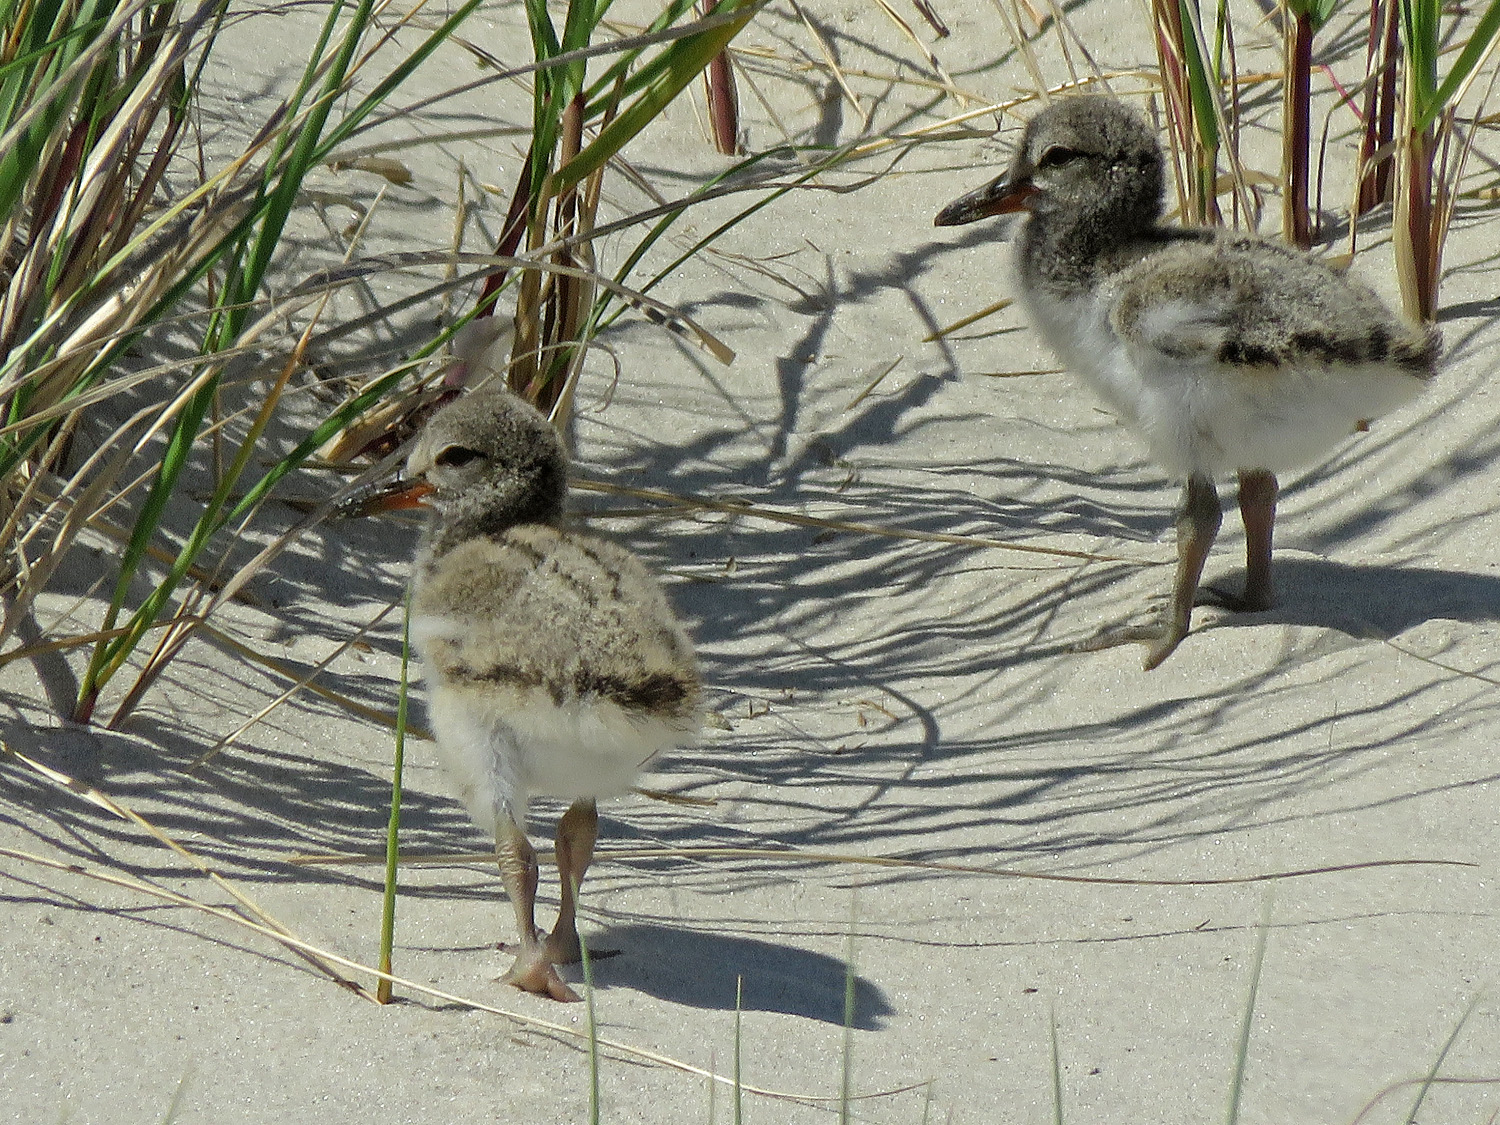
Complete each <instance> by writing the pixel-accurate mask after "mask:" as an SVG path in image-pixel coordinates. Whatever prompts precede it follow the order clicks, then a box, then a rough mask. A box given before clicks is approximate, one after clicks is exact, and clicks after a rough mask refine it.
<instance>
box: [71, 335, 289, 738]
mask: <svg viewBox="0 0 1500 1125" xmlns="http://www.w3.org/2000/svg"><path fill="white" fill-rule="evenodd" d="M316 323H317V318H316V317H314V318H313V319H312V320H311V321H310V322H309V324H308V326H307V328H306V329H305V330H304V331H303V334H302V336H301V338H300V339H299V340H298V341H297V345H296V346H295V347H294V348H293V349H292V353H291V355H290V356H289V357H288V358H287V361H286V362H285V363H284V364H282V367H281V371H280V373H279V374H278V376H277V378H276V380H275V382H274V383H273V384H272V387H271V390H270V392H269V393H268V394H267V395H266V398H265V399H264V401H263V402H262V403H261V407H260V409H259V411H258V412H257V414H256V417H255V420H254V421H253V422H252V424H251V427H250V430H249V431H248V433H247V434H246V436H245V439H244V440H243V441H242V442H241V443H240V448H239V451H238V453H237V454H236V455H235V459H234V463H233V464H232V465H231V466H230V467H229V469H228V470H227V471H226V473H225V474H224V477H223V479H221V480H220V481H219V483H218V485H217V487H216V488H215V489H214V491H213V494H212V495H211V496H210V498H209V499H208V501H207V503H206V504H205V505H204V509H203V512H202V514H201V515H200V516H199V518H198V521H197V523H196V525H195V526H194V528H193V530H192V532H191V533H190V534H189V536H188V539H187V542H186V543H184V544H183V547H182V549H181V551H179V553H178V557H177V561H176V563H174V565H173V566H172V568H171V570H170V571H169V572H168V574H167V576H166V577H165V578H164V579H162V581H161V582H159V583H158V584H157V586H156V588H155V589H154V590H153V591H152V592H151V594H150V595H149V596H148V597H147V598H146V600H145V602H144V603H143V604H142V605H141V608H140V609H139V610H137V611H136V612H135V613H134V614H133V615H132V617H131V619H130V623H129V627H128V628H129V631H128V632H127V633H126V635H125V636H123V637H120V638H118V639H116V640H114V641H111V642H108V643H105V644H101V645H100V646H99V648H98V649H97V650H96V651H95V653H94V656H93V659H91V660H90V662H89V666H88V669H87V670H86V671H85V673H84V676H83V677H82V679H81V680H80V682H79V690H78V701H77V704H76V705H75V710H74V721H75V722H80V723H87V722H88V721H89V720H90V719H91V718H92V716H93V712H94V706H95V704H96V703H97V701H98V698H99V691H100V689H102V688H103V686H104V684H105V683H107V682H108V681H109V680H110V678H111V677H113V675H114V674H115V672H117V671H118V670H119V669H120V667H121V666H122V665H123V664H124V662H125V660H126V659H127V658H128V657H129V655H130V653H131V652H132V651H134V649H135V647H136V644H137V643H138V642H139V640H140V638H141V636H142V635H143V634H144V632H145V630H146V628H148V627H149V626H150V625H151V624H153V623H154V622H155V621H156V618H157V615H158V613H159V612H160V611H161V609H162V608H163V607H164V606H165V604H166V602H167V600H168V599H169V598H170V597H171V595H172V592H173V591H174V590H175V589H176V587H177V585H178V583H179V582H181V581H182V579H183V578H184V577H185V576H186V574H187V570H188V567H189V566H191V565H192V563H193V561H194V560H195V559H196V558H197V557H198V555H199V554H200V553H201V552H202V550H203V548H204V547H205V546H206V544H207V543H208V540H209V538H210V537H211V536H212V535H213V534H214V533H215V532H216V531H217V530H218V529H219V528H220V527H222V526H223V524H224V523H225V522H226V519H225V518H224V517H223V515H222V513H223V510H224V507H225V505H226V503H227V502H228V500H229V494H230V492H231V491H232V489H233V487H234V485H235V484H236V483H237V482H238V481H239V478H240V476H241V475H242V474H243V473H244V471H245V468H246V467H247V466H248V465H249V463H250V459H251V457H252V456H253V455H254V453H255V450H256V446H257V444H258V441H259V438H260V435H261V434H262V433H263V432H264V430H265V427H266V426H267V425H268V424H269V422H270V420H271V417H272V415H273V414H274V413H275V411H276V408H277V405H278V404H279V403H280V401H281V396H282V394H283V393H284V392H285V390H286V387H287V384H288V382H289V380H290V379H291V376H292V373H293V372H294V371H295V370H296V369H297V368H298V366H300V364H301V361H302V356H303V353H304V352H305V350H306V348H307V344H308V341H309V339H310V338H311V334H312V329H313V327H314V325H315V324H316ZM217 388H218V373H217V371H215V370H213V369H210V370H209V372H208V373H206V376H205V377H204V378H203V380H202V382H201V384H200V385H199V386H198V388H197V389H196V390H195V391H194V392H193V393H192V395H191V397H190V398H189V399H188V401H187V403H186V405H185V407H184V409H183V411H182V414H181V416H180V417H179V421H178V424H177V425H176V426H175V427H174V429H173V431H172V434H171V436H170V438H169V439H168V442H167V449H166V452H165V454H164V455H163V458H162V467H161V470H160V472H159V474H158V476H157V478H156V480H155V481H154V482H153V484H152V487H151V491H150V492H149V493H148V494H147V498H146V501H145V503H144V504H143V506H142V515H141V517H140V518H138V519H137V521H136V527H135V530H134V531H133V533H132V536H131V541H130V543H129V544H128V545H127V547H126V554H125V557H124V560H123V561H122V563H121V568H120V577H119V580H118V581H117V583H116V586H115V596H114V597H113V598H112V599H111V601H110V607H109V609H108V611H107V612H106V614H105V626H104V627H105V628H106V629H110V628H113V627H114V625H115V622H116V620H117V619H118V614H119V612H120V609H121V608H122V607H123V605H124V601H125V596H126V594H127V592H128V589H129V582H130V580H131V578H132V577H133V576H134V573H135V567H136V565H138V564H139V561H140V558H141V555H142V554H143V553H144V551H145V547H146V544H147V542H148V541H149V539H150V537H151V536H152V535H153V534H154V533H155V529H156V528H157V527H158V526H159V525H160V522H161V517H162V514H163V512H164V510H165V507H166V503H167V500H168V498H169V497H170V496H171V494H172V492H173V491H174V490H175V487H176V483H177V480H178V478H179V477H180V475H181V473H182V471H183V469H184V467H185V466H186V464H187V460H188V457H189V456H190V454H191V452H192V450H193V448H194V447H195V446H196V443H197V439H198V435H199V431H200V430H201V428H202V422H203V416H204V413H205V412H206V410H207V408H208V406H209V405H210V404H211V403H212V401H213V396H214V392H216V391H217ZM174 651H175V650H174ZM164 666H165V661H160V660H158V661H154V662H152V663H151V664H149V665H148V666H147V668H146V670H145V671H144V672H143V673H142V675H141V677H139V679H138V680H137V683H136V685H135V687H134V688H133V689H132V690H131V692H130V693H129V694H127V696H126V698H125V700H124V701H123V702H122V703H121V704H120V707H119V709H118V710H117V711H116V713H115V716H114V718H113V719H111V721H110V725H111V727H113V726H115V725H117V724H118V723H119V722H120V721H121V720H122V719H123V718H124V716H125V715H127V714H129V713H130V711H131V710H132V709H133V708H134V706H135V704H136V702H138V700H139V699H140V697H141V695H142V694H143V693H144V691H145V688H146V686H149V684H150V682H151V681H152V680H154V679H155V676H156V675H158V674H159V673H160V671H161V669H162V668H163V667H164Z"/></svg>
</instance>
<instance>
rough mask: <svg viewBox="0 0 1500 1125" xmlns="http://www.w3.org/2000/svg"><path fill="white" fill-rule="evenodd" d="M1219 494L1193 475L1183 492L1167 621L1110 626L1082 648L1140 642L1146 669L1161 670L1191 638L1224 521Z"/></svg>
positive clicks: (1208, 482) (1211, 484)
mask: <svg viewBox="0 0 1500 1125" xmlns="http://www.w3.org/2000/svg"><path fill="white" fill-rule="evenodd" d="M1223 519H1224V515H1223V511H1222V510H1221V509H1220V507H1219V493H1218V490H1217V489H1215V488H1214V482H1213V480H1212V479H1211V478H1209V477H1204V476H1193V477H1189V478H1188V482H1187V486H1186V487H1185V488H1184V489H1183V491H1182V507H1181V508H1180V509H1179V510H1178V512H1177V573H1176V576H1175V577H1174V578H1173V580H1172V601H1171V604H1170V605H1168V607H1167V612H1166V613H1165V614H1164V615H1163V617H1162V619H1161V620H1160V621H1158V622H1157V623H1156V624H1154V625H1127V626H1125V627H1123V628H1119V629H1106V630H1105V631H1104V632H1102V633H1099V634H1098V635H1097V636H1095V637H1092V638H1090V639H1089V640H1087V641H1084V642H1083V643H1082V644H1080V645H1078V646H1077V650H1078V651H1080V652H1098V651H1100V650H1101V649H1106V648H1113V647H1114V646H1115V645H1122V644H1129V643H1131V642H1137V643H1140V644H1144V645H1145V646H1146V659H1145V668H1146V671H1148V672H1149V671H1150V670H1151V669H1152V668H1155V667H1156V666H1157V665H1158V664H1160V663H1161V662H1162V661H1163V660H1165V659H1166V658H1167V657H1169V656H1171V655H1172V650H1173V649H1175V648H1176V647H1177V646H1178V644H1180V643H1181V641H1182V638H1183V637H1185V636H1187V634H1188V627H1189V625H1190V624H1191V622H1192V615H1193V600H1194V598H1195V596H1196V595H1197V591H1198V579H1199V578H1201V577H1202V576H1203V564H1204V563H1205V562H1207V561H1208V552H1209V549H1210V548H1211V547H1213V545H1214V539H1215V538H1217V537H1218V534H1219V525H1220V523H1222V522H1223Z"/></svg>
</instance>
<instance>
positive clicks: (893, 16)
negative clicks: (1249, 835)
mask: <svg viewBox="0 0 1500 1125" xmlns="http://www.w3.org/2000/svg"><path fill="white" fill-rule="evenodd" d="M875 3H877V4H879V5H880V9H881V11H883V12H885V14H886V15H887V16H888V17H889V18H890V21H891V22H892V23H894V24H895V25H896V26H897V27H898V28H900V29H901V32H902V34H904V35H905V36H906V37H907V38H908V39H910V40H911V41H912V45H913V46H915V47H916V48H917V50H919V51H921V52H922V54H923V55H925V56H926V57H927V65H928V66H930V67H932V71H933V73H934V74H936V75H937V76H938V78H939V79H940V80H941V85H942V88H943V89H944V90H946V91H947V93H948V96H949V97H951V98H952V99H953V100H954V101H955V102H957V103H958V107H959V109H963V108H964V107H965V106H966V105H968V104H969V100H970V99H969V95H968V94H965V93H964V92H963V91H962V90H960V89H959V88H958V84H957V83H956V82H954V81H953V76H952V75H951V74H949V73H948V71H947V69H946V68H945V67H944V66H943V64H942V62H941V61H940V60H939V59H938V57H937V55H935V54H933V52H932V51H931V50H930V49H929V48H928V46H927V44H926V43H923V42H922V40H921V39H919V38H918V37H917V33H916V32H915V31H913V30H912V26H911V24H909V23H907V22H906V21H905V20H904V19H902V18H901V17H900V16H899V15H898V14H897V13H896V9H895V8H893V7H891V5H890V0H875Z"/></svg>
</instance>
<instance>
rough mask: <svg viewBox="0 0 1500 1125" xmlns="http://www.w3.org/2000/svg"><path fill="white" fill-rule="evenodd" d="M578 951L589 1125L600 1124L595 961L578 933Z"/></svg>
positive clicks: (575, 888)
mask: <svg viewBox="0 0 1500 1125" xmlns="http://www.w3.org/2000/svg"><path fill="white" fill-rule="evenodd" d="M571 882H572V890H573V901H574V902H575V903H576V902H577V901H578V880H577V879H574V880H571ZM578 953H579V955H580V957H581V958H582V961H583V1013H584V1019H585V1020H586V1021H587V1027H588V1042H589V1125H599V1023H598V1020H597V1019H596V1017H595V1013H594V962H593V959H592V958H591V957H590V956H589V944H588V942H587V941H586V940H584V936H583V935H582V934H579V935H578Z"/></svg>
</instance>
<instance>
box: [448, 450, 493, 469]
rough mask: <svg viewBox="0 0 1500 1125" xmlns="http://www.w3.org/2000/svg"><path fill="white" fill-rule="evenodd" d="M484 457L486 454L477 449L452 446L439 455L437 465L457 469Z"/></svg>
mask: <svg viewBox="0 0 1500 1125" xmlns="http://www.w3.org/2000/svg"><path fill="white" fill-rule="evenodd" d="M483 456H484V454H483V453H480V452H479V450H477V449H470V448H468V447H467V446H463V445H450V446H448V448H446V449H444V450H443V451H442V452H441V453H439V454H438V455H437V464H439V465H444V466H446V467H448V468H450V469H457V468H459V467H460V466H463V465H467V464H468V463H469V462H470V461H474V460H477V459H478V458H480V457H483Z"/></svg>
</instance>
